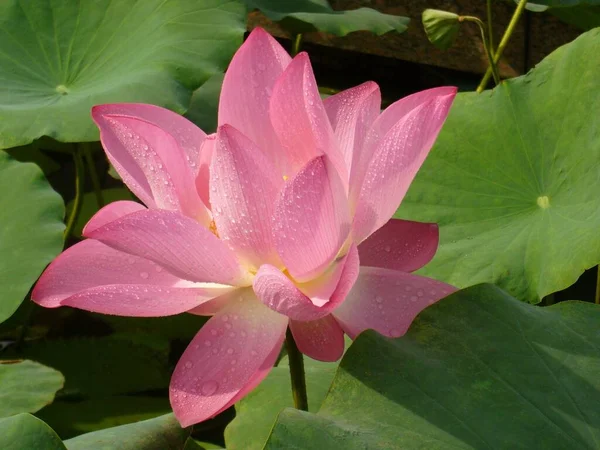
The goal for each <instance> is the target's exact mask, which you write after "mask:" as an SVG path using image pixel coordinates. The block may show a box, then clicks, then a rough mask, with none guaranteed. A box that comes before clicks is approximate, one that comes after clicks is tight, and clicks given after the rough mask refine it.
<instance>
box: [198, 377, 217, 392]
mask: <svg viewBox="0 0 600 450" xmlns="http://www.w3.org/2000/svg"><path fill="white" fill-rule="evenodd" d="M218 388H219V383H217V382H216V381H214V380H210V381H207V382H205V383H204V384H203V385H202V387H201V388H200V392H201V393H202V395H213V394H214V393H215V392H217V389H218Z"/></svg>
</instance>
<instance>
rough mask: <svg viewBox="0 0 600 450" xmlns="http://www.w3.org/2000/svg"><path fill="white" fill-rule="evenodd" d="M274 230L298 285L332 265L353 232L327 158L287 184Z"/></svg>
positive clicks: (341, 189) (312, 163) (314, 161)
mask: <svg viewBox="0 0 600 450" xmlns="http://www.w3.org/2000/svg"><path fill="white" fill-rule="evenodd" d="M273 227H274V231H273V232H274V238H275V245H276V247H277V250H278V252H279V256H280V257H281V259H282V261H283V262H284V264H285V267H286V268H287V269H288V271H289V272H290V274H291V275H292V276H293V277H294V278H295V279H296V280H297V281H299V282H303V281H307V280H310V279H312V278H314V277H315V276H318V275H319V274H320V273H321V272H323V270H324V269H325V268H326V267H327V266H329V264H331V263H332V262H333V260H334V259H335V258H336V256H337V254H338V251H339V250H340V248H341V247H342V244H343V243H344V241H345V240H346V237H347V236H348V233H349V231H350V212H349V210H348V202H347V199H346V194H345V192H344V187H343V185H342V182H341V180H340V178H339V176H338V174H337V172H336V170H335V169H334V168H333V167H332V165H331V164H330V163H329V161H328V159H327V157H324V156H321V157H317V158H314V159H312V160H311V161H309V162H308V164H307V165H306V166H305V167H304V168H302V170H300V171H299V172H298V173H297V174H296V176H294V178H292V179H291V180H288V181H287V182H286V184H285V185H284V187H283V189H282V190H281V192H280V195H279V198H278V200H277V203H276V206H275V214H274V215H273Z"/></svg>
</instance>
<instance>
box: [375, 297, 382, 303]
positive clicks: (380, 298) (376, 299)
mask: <svg viewBox="0 0 600 450" xmlns="http://www.w3.org/2000/svg"><path fill="white" fill-rule="evenodd" d="M375 301H376V302H377V303H382V302H383V297H381V296H380V295H378V296H377V297H375Z"/></svg>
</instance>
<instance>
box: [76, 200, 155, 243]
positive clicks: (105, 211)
mask: <svg viewBox="0 0 600 450" xmlns="http://www.w3.org/2000/svg"><path fill="white" fill-rule="evenodd" d="M145 209H146V208H145V207H144V205H140V204H139V203H137V202H132V201H129V200H120V201H117V202H112V203H109V204H108V205H106V206H105V207H104V208H102V209H101V210H100V211H98V212H97V213H96V214H94V215H93V216H92V218H91V219H90V220H89V221H88V223H87V224H86V225H85V227H84V228H83V234H85V235H87V234H88V233H91V232H92V231H93V230H95V229H97V228H100V227H102V226H104V225H106V224H107V223H110V222H112V221H114V220H117V219H120V218H121V217H123V216H126V215H127V214H131V213H134V212H138V211H144V210H145Z"/></svg>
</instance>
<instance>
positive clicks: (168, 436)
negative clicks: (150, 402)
mask: <svg viewBox="0 0 600 450" xmlns="http://www.w3.org/2000/svg"><path fill="white" fill-rule="evenodd" d="M189 435H190V430H189V429H184V428H181V426H180V425H179V423H178V422H177V420H176V419H175V416H173V414H167V415H165V416H160V417H156V418H154V419H150V420H144V421H142V422H137V423H132V424H129V425H121V426H118V427H114V428H107V429H106V430H101V431H95V432H93V433H87V434H83V435H81V436H77V437H76V438H73V439H68V440H66V441H65V445H66V446H67V448H68V450H90V449H94V450H115V449H119V450H182V449H183V447H184V446H185V442H186V440H187V438H188V437H189Z"/></svg>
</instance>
